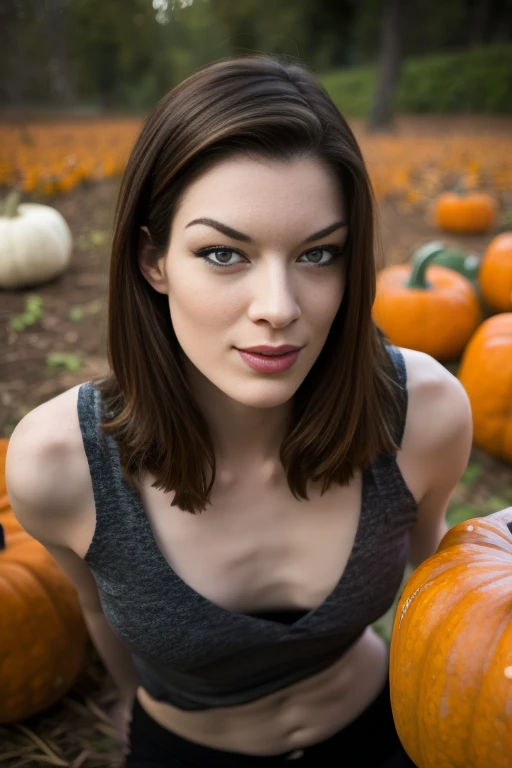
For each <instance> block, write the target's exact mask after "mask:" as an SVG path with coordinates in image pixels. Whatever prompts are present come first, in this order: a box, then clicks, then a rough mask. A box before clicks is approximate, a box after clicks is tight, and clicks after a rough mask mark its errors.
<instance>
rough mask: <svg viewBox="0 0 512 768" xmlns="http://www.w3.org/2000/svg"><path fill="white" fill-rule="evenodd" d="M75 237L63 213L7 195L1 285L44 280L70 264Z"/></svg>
mask: <svg viewBox="0 0 512 768" xmlns="http://www.w3.org/2000/svg"><path fill="white" fill-rule="evenodd" d="M72 245H73V238H72V236H71V232H70V229H69V227H68V225H67V224H66V221H65V219H64V217H63V216H62V214H61V213H59V212H58V211H56V210H55V209H54V208H51V207H50V206H49V205H41V204H40V203H22V204H19V195H18V193H17V192H11V194H10V195H9V197H8V198H7V203H6V207H5V211H4V213H3V215H2V216H0V288H11V289H12V288H24V287H28V286H33V285H39V284H40V283H45V282H47V281H48V280H51V279H52V278H54V277H56V276H57V275H59V274H61V273H62V272H63V271H64V270H65V269H66V267H67V266H68V264H69V261H70V258H71V250H72Z"/></svg>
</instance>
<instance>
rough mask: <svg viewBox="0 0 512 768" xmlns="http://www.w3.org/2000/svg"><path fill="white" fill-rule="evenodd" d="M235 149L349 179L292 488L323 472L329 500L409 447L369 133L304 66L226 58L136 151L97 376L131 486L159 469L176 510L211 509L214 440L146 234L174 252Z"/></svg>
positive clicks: (289, 470)
mask: <svg viewBox="0 0 512 768" xmlns="http://www.w3.org/2000/svg"><path fill="white" fill-rule="evenodd" d="M236 153H244V154H247V153H248V154H249V155H251V156H255V157H262V158H265V159H275V160H292V159H294V158H299V157H312V158H318V159H321V160H322V161H324V162H325V163H327V164H328V166H329V167H330V168H332V169H333V170H334V172H335V173H336V175H337V178H338V179H339V182H340V184H341V189H342V192H343V195H344V199H345V205H346V210H347V217H348V218H347V223H348V239H347V241H346V247H345V254H346V255H345V259H346V261H345V265H346V289H345V293H344V296H343V301H342V302H341V305H340V308H339V310H338V313H337V315H336V317H335V319H334V321H333V323H332V326H331V329H330V332H329V335H328V338H327V340H326V342H325V345H324V347H323V348H322V350H321V352H320V354H319V356H318V358H317V360H316V361H315V363H314V365H313V367H312V368H311V370H310V372H309V373H308V375H307V376H306V378H305V380H304V381H303V383H302V384H301V386H300V387H299V389H298V390H297V391H296V393H295V395H294V396H293V405H292V409H291V410H292V412H293V413H292V418H291V421H290V425H289V430H288V433H287V434H286V436H285V438H284V440H283V443H282V445H281V447H280V460H281V463H282V466H283V468H284V470H285V472H286V476H287V481H288V485H289V487H290V490H291V492H292V494H293V495H294V496H295V498H297V499H299V498H303V499H308V496H307V493H306V485H307V482H308V480H312V481H319V480H322V481H323V484H322V491H321V493H322V494H323V493H325V491H326V490H327V489H328V488H329V486H330V484H331V482H333V481H334V482H336V483H338V484H340V485H346V484H348V482H349V481H350V479H351V478H352V477H353V476H354V472H355V471H356V470H358V469H364V468H366V467H367V466H368V465H370V464H371V463H372V461H374V460H375V458H376V456H377V454H378V453H379V452H391V451H394V450H396V449H397V448H398V446H397V444H396V442H395V439H396V435H397V431H396V430H397V424H398V420H399V418H400V409H399V405H398V403H399V392H398V389H397V379H396V374H395V369H394V365H393V363H392V361H391V359H390V356H389V354H388V352H387V350H386V348H385V340H384V337H383V335H382V334H381V332H380V331H379V330H378V329H377V327H376V326H375V324H374V323H373V320H372V316H371V309H372V304H373V301H374V295H375V284H376V265H375V253H374V248H375V237H374V234H375V229H376V227H375V221H376V210H377V206H376V203H375V200H374V197H373V191H372V187H371V183H370V180H369V176H368V173H367V170H366V167H365V164H364V161H363V157H362V154H361V151H360V149H359V146H358V144H357V141H356V139H355V137H354V135H353V133H352V131H351V129H350V127H349V125H348V124H347V122H346V121H345V119H344V118H343V116H342V115H341V114H340V112H339V110H338V109H337V107H336V106H335V105H334V103H333V102H332V100H331V99H330V97H329V96H328V94H327V93H326V91H325V90H324V88H323V87H322V85H321V84H320V83H319V81H318V80H317V78H316V77H315V76H314V75H313V74H312V73H311V72H309V71H308V69H307V68H305V67H304V66H302V65H299V64H297V63H295V62H289V61H285V60H283V59H281V58H280V57H275V56H266V55H265V56H264V55H258V56H243V57H237V58H230V59H227V60H221V61H217V62H215V63H214V64H211V65H209V66H206V67H204V68H202V69H201V70H199V71H198V72H196V73H195V74H193V75H192V76H191V77H189V78H187V79H186V80H185V81H184V82H182V83H181V84H180V85H178V86H177V87H176V88H174V89H173V90H172V91H171V92H170V93H168V94H167V95H166V96H165V97H164V98H163V99H161V101H160V102H159V103H158V104H157V106H156V107H155V109H154V111H153V112H152V114H151V115H150V116H149V117H148V118H147V120H146V121H145V123H144V125H143V127H142V129H141V131H140V134H139V136H138V138H137V140H136V142H135V145H134V147H133V150H132V152H131V156H130V158H129V160H128V163H127V166H126V169H125V172H124V176H123V179H122V183H121V188H120V192H119V198H118V201H117V207H116V213H115V220H114V232H113V242H112V253H111V261H110V274H109V287H108V312H107V339H106V344H107V357H108V363H109V366H110V373H109V375H107V376H106V377H103V378H101V379H96V380H94V382H93V383H94V386H95V387H96V388H97V389H99V391H100V393H101V397H102V402H103V405H104V408H105V414H106V415H107V416H109V417H110V418H105V419H102V420H101V424H100V428H101V430H102V436H103V437H105V435H110V436H111V437H112V438H113V439H114V440H115V442H116V443H117V445H118V448H119V456H120V465H121V471H122V474H123V476H124V478H125V480H126V481H127V482H128V483H129V484H130V485H132V486H134V487H136V485H137V482H138V481H139V480H140V478H141V475H142V473H143V472H144V471H147V472H150V473H152V475H153V476H154V477H155V478H156V480H155V482H154V483H153V487H156V488H158V489H162V490H164V491H165V492H171V491H172V492H174V498H173V500H172V505H173V506H178V507H179V508H180V509H182V510H186V511H188V512H191V513H193V514H195V513H196V512H198V511H199V512H201V511H202V510H204V509H205V508H206V503H207V502H209V503H211V499H210V492H211V490H212V487H213V484H214V481H215V454H214V447H213V442H212V439H211V434H210V431H209V428H208V425H207V422H206V419H205V418H204V416H203V414H202V412H201V410H200V408H199V406H198V404H197V402H196V401H195V400H194V397H193V395H192V392H191V389H190V387H189V385H188V382H187V379H186V376H185V373H184V369H183V366H182V365H181V363H180V350H181V347H180V345H179V342H178V340H177V338H176V335H175V333H174V329H173V326H172V323H171V320H170V312H169V306H168V297H167V295H165V294H160V293H158V292H157V291H155V290H154V289H153V288H152V287H151V286H150V284H149V283H148V282H147V280H146V279H145V278H144V276H143V275H142V273H141V271H140V268H139V264H138V247H139V246H138V244H139V234H140V228H141V227H142V226H147V228H148V230H149V233H150V235H151V239H152V241H153V243H154V244H156V245H157V246H158V247H159V248H160V249H161V252H162V255H163V254H164V253H165V251H166V250H167V248H168V246H169V236H170V230H171V222H172V218H173V214H174V211H175V210H176V206H177V203H178V201H179V199H180V195H182V193H183V192H184V190H185V189H186V188H187V185H189V184H190V183H191V181H192V180H193V179H195V178H197V177H198V176H199V175H200V174H201V173H203V172H204V171H205V170H206V169H207V168H208V167H210V166H211V165H212V164H213V163H216V162H217V161H219V159H221V158H224V157H228V156H230V155H233V154H236ZM105 414H104V415H105ZM208 468H209V472H208Z"/></svg>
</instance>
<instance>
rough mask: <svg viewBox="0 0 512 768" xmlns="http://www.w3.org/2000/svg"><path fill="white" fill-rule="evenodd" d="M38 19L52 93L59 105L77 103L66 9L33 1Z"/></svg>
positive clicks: (38, 0) (37, 0)
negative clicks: (70, 58)
mask: <svg viewBox="0 0 512 768" xmlns="http://www.w3.org/2000/svg"><path fill="white" fill-rule="evenodd" d="M33 3H34V9H35V11H36V14H37V18H38V21H39V23H40V24H41V27H42V29H43V32H44V36H45V40H46V47H47V50H48V70H49V73H50V82H51V87H52V91H53V93H54V96H55V99H56V101H57V103H58V104H61V105H63V106H71V105H73V104H75V102H76V92H75V85H74V82H73V77H72V74H71V67H70V64H69V56H68V28H67V20H66V17H65V8H64V7H58V6H56V5H54V4H53V3H49V2H47V3H44V4H41V3H40V0H33Z"/></svg>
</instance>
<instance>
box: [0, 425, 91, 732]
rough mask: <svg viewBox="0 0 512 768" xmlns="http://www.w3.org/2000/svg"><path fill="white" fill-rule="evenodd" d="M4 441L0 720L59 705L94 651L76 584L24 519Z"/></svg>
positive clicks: (0, 449) (0, 455) (0, 466)
mask: <svg viewBox="0 0 512 768" xmlns="http://www.w3.org/2000/svg"><path fill="white" fill-rule="evenodd" d="M7 443H8V441H7V440H6V439H2V440H1V441H0V526H1V529H2V530H1V532H0V537H1V538H3V539H4V542H3V543H4V545H5V548H2V546H1V545H0V723H12V722H18V721H20V720H24V719H25V718H27V717H30V716H31V715H33V714H36V713H38V712H41V711H43V710H44V709H46V708H47V707H50V706H51V705H52V704H54V703H55V702H57V701H58V700H59V699H60V698H61V697H62V696H64V695H65V694H66V692H67V691H68V690H69V689H70V687H71V686H72V685H73V683H74V682H75V680H76V678H77V676H78V674H79V673H80V671H81V670H82V669H83V667H84V664H85V661H86V654H87V639H88V635H87V630H86V627H85V623H84V620H83V618H82V613H81V609H80V604H79V602H78V597H77V594H76V591H75V588H74V586H73V584H72V583H71V581H70V580H69V579H68V577H67V576H66V574H65V573H64V572H63V571H62V569H61V568H60V567H59V566H58V564H57V562H56V561H55V560H54V558H53V557H52V556H51V555H50V554H49V552H48V551H47V550H46V549H45V548H44V547H43V546H42V545H41V544H40V543H39V542H38V541H36V540H35V539H33V538H32V537H31V536H29V535H28V534H27V533H26V532H25V531H24V530H23V528H22V527H21V526H20V524H19V523H18V521H17V520H16V518H15V516H14V514H13V512H12V510H11V507H10V502H9V498H8V496H7V493H6V486H5V473H4V467H5V454H6V451H7Z"/></svg>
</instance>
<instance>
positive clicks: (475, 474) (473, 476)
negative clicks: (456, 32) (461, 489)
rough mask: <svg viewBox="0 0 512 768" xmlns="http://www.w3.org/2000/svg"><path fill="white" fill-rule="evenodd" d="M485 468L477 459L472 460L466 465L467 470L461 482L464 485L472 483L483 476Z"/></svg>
mask: <svg viewBox="0 0 512 768" xmlns="http://www.w3.org/2000/svg"><path fill="white" fill-rule="evenodd" d="M483 471H484V468H483V467H482V465H481V464H479V463H478V462H477V461H470V462H469V464H468V466H467V467H466V471H465V472H464V474H463V476H462V477H461V480H460V482H461V483H462V485H472V484H473V483H474V482H475V481H476V480H478V478H479V477H481V476H482V474H483Z"/></svg>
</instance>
